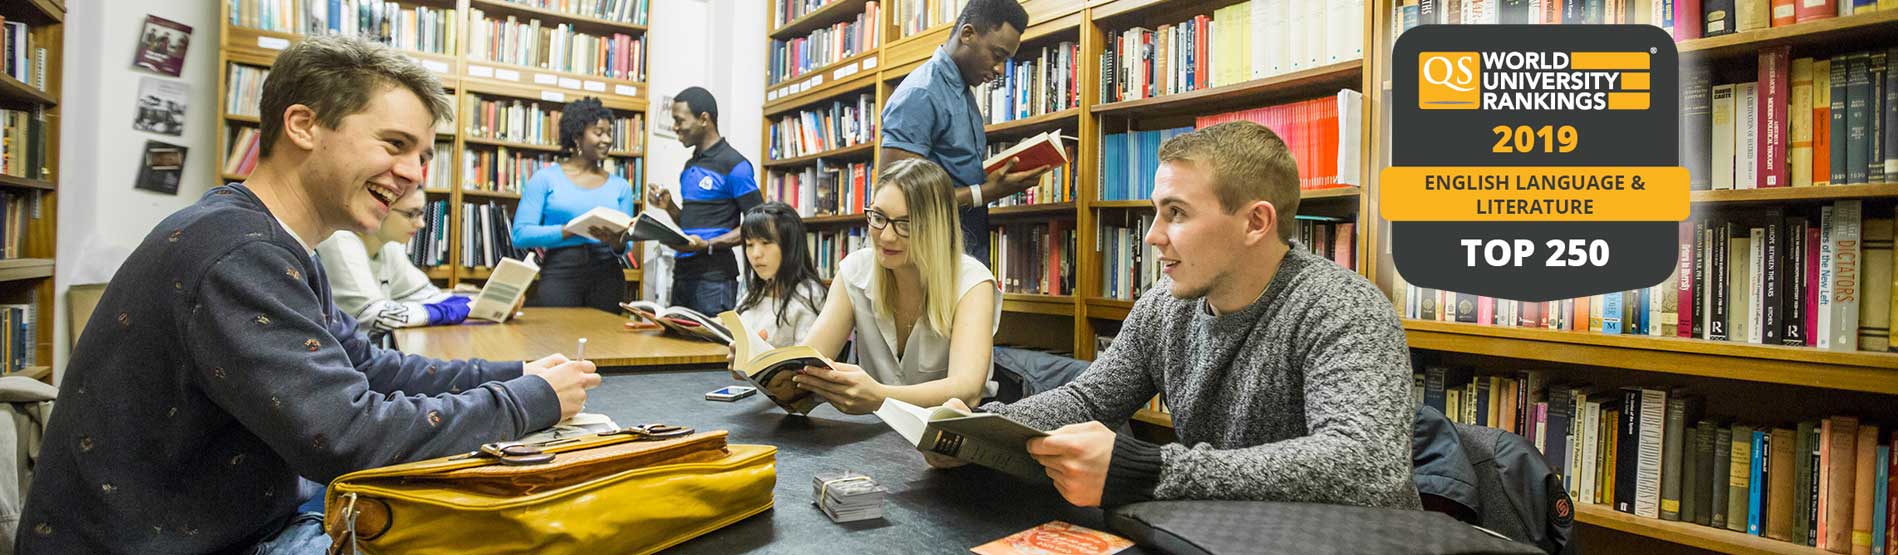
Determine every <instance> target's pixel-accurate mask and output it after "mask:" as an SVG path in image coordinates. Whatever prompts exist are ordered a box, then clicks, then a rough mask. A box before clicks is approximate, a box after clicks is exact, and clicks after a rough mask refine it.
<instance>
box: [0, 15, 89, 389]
mask: <svg viewBox="0 0 1898 555" xmlns="http://www.w3.org/2000/svg"><path fill="white" fill-rule="evenodd" d="M0 17H4V18H6V21H7V22H8V23H16V22H17V23H22V24H25V26H26V27H25V29H26V33H25V35H26V36H25V38H26V41H27V42H28V45H29V46H30V47H31V50H28V51H26V52H25V53H24V54H25V58H26V60H27V66H28V67H27V73H28V74H29V80H28V81H25V82H23V81H20V80H17V79H14V78H12V77H11V76H8V75H0V108H4V109H8V110H19V111H23V112H27V113H29V114H30V116H29V117H33V116H32V115H31V114H34V113H35V112H37V117H38V118H39V120H40V133H41V134H40V135H39V136H37V137H34V136H31V135H27V134H24V133H23V134H22V135H26V136H27V140H28V141H44V144H45V148H44V152H43V153H42V155H43V156H44V160H43V161H42V163H41V164H40V168H39V169H41V170H44V171H43V172H39V173H38V174H37V175H36V176H35V177H23V176H11V175H0V189H5V190H7V191H8V192H11V193H15V194H19V195H22V200H24V201H26V202H32V203H33V204H32V205H31V208H30V210H29V211H28V212H29V214H30V215H29V216H28V217H27V218H26V219H25V221H23V222H11V221H10V222H8V225H10V226H11V225H14V224H19V225H20V231H21V233H20V235H19V236H18V237H17V238H16V240H17V241H18V251H17V252H15V253H14V256H17V258H12V259H6V260H0V302H5V303H9V304H30V305H32V306H33V311H34V315H33V317H34V318H35V319H36V320H37V321H38V322H40V324H38V325H35V326H32V327H31V329H29V333H30V335H29V336H27V337H26V341H25V343H24V344H20V345H16V346H15V347H14V348H15V349H21V350H24V351H25V352H26V353H27V354H28V355H29V356H28V358H29V363H28V366H27V367H25V368H23V369H21V370H20V371H18V372H13V373H10V374H8V375H12V376H24V377H29V378H33V379H36V380H40V381H43V382H47V383H52V384H53V385H59V384H57V383H53V372H52V367H53V366H55V364H54V362H55V361H54V360H53V329H54V326H52V325H51V322H52V321H53V315H54V311H55V310H56V309H57V307H58V305H57V304H56V303H55V300H56V298H57V295H58V294H59V292H58V291H57V290H56V289H55V288H54V287H55V285H56V284H55V283H54V279H53V276H54V274H55V273H56V271H55V270H56V268H57V267H58V265H59V264H61V263H62V262H61V261H60V260H58V258H57V256H58V252H57V251H58V246H59V181H60V175H61V174H60V172H61V168H60V135H61V131H62V128H63V127H64V124H63V121H64V118H62V117H61V113H62V111H63V110H62V108H61V106H60V104H61V102H62V101H64V100H66V99H65V98H64V95H63V94H62V92H63V83H64V79H63V76H64V69H63V68H64V66H65V60H64V58H65V56H64V53H65V45H66V41H65V38H66V37H65V33H66V25H65V22H66V7H65V6H64V5H63V4H61V3H59V2H55V1H52V0H19V1H10V2H0ZM79 42H83V41H79ZM38 49H44V50H45V64H44V66H43V67H42V66H41V64H40V63H39V60H38V59H39V54H38V52H36V50H38ZM42 72H43V74H44V81H43V83H42V84H44V85H45V87H46V88H45V90H41V89H40V88H38V87H34V86H33V85H32V84H31V83H32V82H35V81H40V80H41V79H40V77H39V76H40V75H41V74H42ZM14 146H15V147H16V148H18V147H21V146H22V145H17V144H16V145H14ZM22 150H24V149H22ZM17 162H20V163H22V165H24V163H26V162H28V160H26V159H25V158H24V156H22V158H21V159H19V160H17ZM25 173H27V174H29V175H31V174H33V173H34V172H25ZM0 331H11V330H0Z"/></svg>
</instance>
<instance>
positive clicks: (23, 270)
mask: <svg viewBox="0 0 1898 555" xmlns="http://www.w3.org/2000/svg"><path fill="white" fill-rule="evenodd" d="M49 277H53V259H51V258H13V259H7V260H0V282H11V281H25V280H29V279H43V278H49Z"/></svg>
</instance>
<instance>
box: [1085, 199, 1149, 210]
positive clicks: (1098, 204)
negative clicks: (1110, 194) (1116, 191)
mask: <svg viewBox="0 0 1898 555" xmlns="http://www.w3.org/2000/svg"><path fill="white" fill-rule="evenodd" d="M1087 205H1088V207H1090V208H1095V209H1099V210H1127V209H1140V208H1146V209H1152V208H1153V202H1151V201H1145V200H1097V201H1094V202H1090V203H1087Z"/></svg>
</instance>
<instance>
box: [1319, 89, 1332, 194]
mask: <svg viewBox="0 0 1898 555" xmlns="http://www.w3.org/2000/svg"><path fill="white" fill-rule="evenodd" d="M1315 102H1317V103H1318V105H1319V106H1323V107H1324V112H1325V117H1324V119H1323V120H1320V121H1319V122H1318V130H1319V136H1320V137H1323V139H1321V140H1320V141H1318V160H1317V162H1318V168H1319V170H1321V171H1320V172H1319V176H1320V177H1319V183H1318V186H1320V187H1330V186H1333V185H1337V184H1338V97H1336V96H1328V97H1325V98H1320V99H1317V100H1315Z"/></svg>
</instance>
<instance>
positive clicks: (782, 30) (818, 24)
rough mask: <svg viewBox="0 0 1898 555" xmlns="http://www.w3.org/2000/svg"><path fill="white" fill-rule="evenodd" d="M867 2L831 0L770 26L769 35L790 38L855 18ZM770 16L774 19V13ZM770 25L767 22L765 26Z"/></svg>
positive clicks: (865, 0) (781, 38) (778, 38)
mask: <svg viewBox="0 0 1898 555" xmlns="http://www.w3.org/2000/svg"><path fill="white" fill-rule="evenodd" d="M867 3H868V1H867V0H831V1H830V2H829V3H826V4H824V5H823V6H821V7H818V8H817V9H815V10H811V11H810V12H808V13H805V14H804V15H803V16H800V17H798V18H796V19H792V20H790V21H787V22H785V23H784V25H782V26H777V27H775V28H771V33H770V35H769V36H770V37H771V38H773V39H777V40H791V39H794V38H798V37H802V36H804V35H808V34H810V32H811V31H815V30H818V29H822V28H824V27H829V26H831V25H835V24H838V23H843V22H845V21H851V20H855V19H856V18H857V15H858V14H862V13H863V10H864V5H865V4H867ZM772 18H773V20H774V21H775V20H776V16H775V14H774V15H773V16H772ZM872 24H875V22H872ZM770 27H771V26H770V24H769V23H767V28H770Z"/></svg>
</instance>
